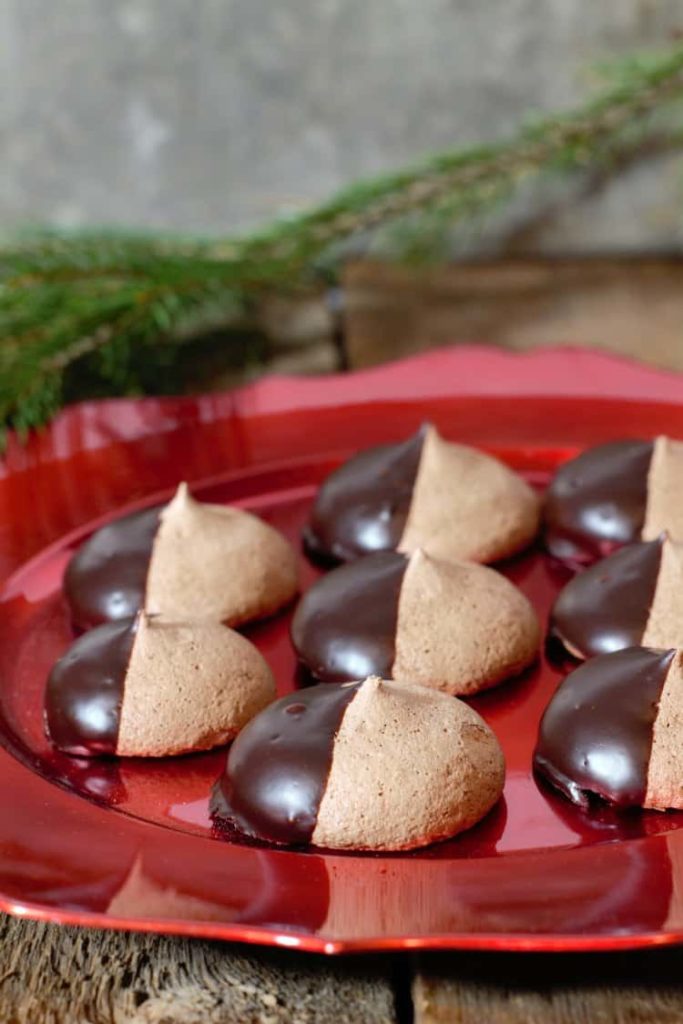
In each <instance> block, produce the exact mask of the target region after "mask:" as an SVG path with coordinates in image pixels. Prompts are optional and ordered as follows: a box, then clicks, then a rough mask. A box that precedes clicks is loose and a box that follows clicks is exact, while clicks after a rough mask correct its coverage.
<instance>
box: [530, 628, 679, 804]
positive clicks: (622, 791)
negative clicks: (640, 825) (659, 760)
mask: <svg viewBox="0 0 683 1024" xmlns="http://www.w3.org/2000/svg"><path fill="white" fill-rule="evenodd" d="M674 653H675V652H674V651H656V650H651V649H649V648H646V647H629V648H627V649H626V650H623V651H617V652H615V653H613V654H603V655H600V656H599V657H597V658H592V659H591V660H590V661H588V662H586V664H585V665H581V667H580V668H577V669H576V670H575V671H574V672H571V673H570V674H569V675H568V676H567V678H566V679H565V680H564V682H563V683H561V685H560V687H559V688H558V690H557V691H556V693H555V695H554V696H553V698H552V700H551V701H550V704H549V705H548V707H547V708H546V711H545V714H544V716H543V719H542V720H541V725H540V729H539V736H538V743H537V746H536V750H535V752H534V768H535V769H536V771H537V772H539V774H540V775H542V776H543V777H544V778H546V779H547V780H548V781H549V782H550V783H551V784H552V785H553V786H556V787H557V789H559V790H560V791H561V792H562V793H564V795H565V796H567V797H569V799H570V800H572V801H573V802H574V803H575V804H579V805H581V806H584V807H585V806H588V804H589V802H590V795H593V796H597V797H600V798H601V799H603V800H606V801H608V803H611V804H615V805H616V806H617V807H642V804H643V801H644V799H645V794H646V792H647V772H648V765H649V761H650V752H651V750H652V732H653V727H654V722H655V718H656V717H657V708H658V706H659V701H660V698H661V695H662V689H663V687H664V682H665V680H666V675H667V672H668V671H669V668H670V666H671V661H672V659H673V656H674Z"/></svg>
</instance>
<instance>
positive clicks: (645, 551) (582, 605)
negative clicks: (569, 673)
mask: <svg viewBox="0 0 683 1024" xmlns="http://www.w3.org/2000/svg"><path fill="white" fill-rule="evenodd" d="M663 544H664V537H663V536H662V537H660V538H658V539H657V540H654V541H646V542H640V543H637V544H629V545H628V546H627V547H625V548H622V549H621V550H620V551H615V552H614V553H613V554H612V555H609V556H608V557H607V558H605V559H603V560H602V561H600V562H598V563H597V564H596V565H593V566H591V567H590V568H588V569H585V570H584V571H583V572H581V573H579V575H578V576H575V577H574V578H573V579H572V580H570V581H569V583H567V585H566V586H565V588H564V589H563V590H562V592H561V593H560V595H559V597H558V598H557V600H556V602H555V605H554V606H553V609H552V612H551V616H550V633H551V635H552V636H555V637H557V639H559V640H560V641H561V642H562V643H563V644H564V646H565V647H566V648H567V650H568V651H569V652H570V653H571V654H574V655H575V656H576V657H580V658H590V657H593V656H594V655H596V654H607V653H608V652H610V651H619V650H622V649H623V648H624V647H637V646H638V645H639V644H640V643H641V642H642V640H643V634H644V632H645V628H646V626H647V621H648V616H649V614H650V609H651V608H652V602H653V599H654V595H655V588H656V586H657V579H658V576H659V569H660V564H661V560H662V546H663Z"/></svg>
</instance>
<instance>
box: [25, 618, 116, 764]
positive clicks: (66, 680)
mask: <svg viewBox="0 0 683 1024" xmlns="http://www.w3.org/2000/svg"><path fill="white" fill-rule="evenodd" d="M135 628H136V620H135V619H127V620H126V621H124V622H107V623H105V624H104V625H102V626H98V627H97V628H96V629H92V630H90V632H88V633H85V634H84V635H83V636H81V637H79V638H78V640H76V641H74V643H73V644H72V645H71V647H70V648H69V649H68V651H67V652H66V654H63V655H62V657H61V658H60V659H59V661H58V662H57V663H56V664H55V666H54V668H53V669H52V671H51V672H50V675H49V677H48V681H47V689H46V692H45V724H46V728H47V732H48V735H49V737H50V739H51V740H52V742H53V743H54V744H55V746H56V747H59V749H60V750H63V751H65V753H67V754H77V755H81V756H86V757H87V756H92V755H97V754H115V753H116V745H117V742H118V737H119V725H120V721H121V704H122V701H123V686H124V683H125V679H126V672H127V670H128V664H129V662H130V656H131V652H132V650H133V641H134V639H135Z"/></svg>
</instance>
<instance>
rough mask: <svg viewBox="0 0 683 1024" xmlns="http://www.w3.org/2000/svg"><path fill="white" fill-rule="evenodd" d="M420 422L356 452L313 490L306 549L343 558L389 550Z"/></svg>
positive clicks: (407, 489) (399, 526)
mask: <svg viewBox="0 0 683 1024" xmlns="http://www.w3.org/2000/svg"><path fill="white" fill-rule="evenodd" d="M425 430H426V428H425V427H421V428H420V430H419V431H418V432H417V433H416V434H414V435H413V436H412V437H410V438H408V440H407V441H402V442H401V443H400V444H384V445H379V446H378V447H376V448H369V449H368V450H367V451H364V452H360V454H358V455H356V456H354V457H353V458H352V459H350V460H349V461H348V462H345V463H344V465H343V466H340V467H339V469H337V470H335V472H334V473H332V474H331V475H330V476H329V477H328V478H327V480H325V482H324V483H323V484H322V486H321V488H320V490H319V491H318V495H317V498H316V500H315V504H314V506H313V511H312V512H311V521H310V524H309V525H308V526H307V527H306V529H305V530H304V543H305V545H306V548H307V549H308V550H309V552H310V553H311V554H313V555H314V556H317V557H322V558H326V559H329V560H332V561H339V562H348V561H351V560H352V559H354V558H358V557H360V556H361V555H367V554H371V553H373V552H377V551H393V550H395V549H396V547H398V544H399V541H400V540H401V536H402V534H403V530H404V527H405V524H406V519H407V517H408V510H409V508H410V502H411V499H412V496H413V488H414V486H415V478H416V476H417V470H418V466H419V463H420V456H421V454H422V446H423V444H424V439H425Z"/></svg>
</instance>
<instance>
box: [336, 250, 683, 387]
mask: <svg viewBox="0 0 683 1024" xmlns="http://www.w3.org/2000/svg"><path fill="white" fill-rule="evenodd" d="M682 284H683V261H681V260H680V259H679V258H674V257H672V258H666V257H652V258H635V257H634V258H622V259H619V258H597V257H596V258H584V259H581V258H576V259H571V258H566V259H565V258H562V259H560V258H556V259H540V258H539V259H521V258H520V259H513V260H502V261H498V262H496V261H493V262H481V263H457V264H452V265H450V266H444V267H438V268H433V269H424V270H418V269H414V268H406V267H398V266H391V265H384V264H378V263H371V262H358V263H353V264H349V266H348V267H347V269H346V272H345V277H344V286H345V291H346V318H345V326H346V350H347V356H348V362H349V365H350V366H351V368H352V369H357V368H361V367H366V366H374V365H376V364H378V363H382V362H384V361H386V360H388V359H398V358H400V357H401V356H405V355H409V354H412V353H414V352H421V351H424V350H426V349H429V348H434V347H435V346H437V345H446V344H450V343H451V342H478V341H481V342H486V343H488V344H492V345H501V346H502V347H503V348H508V349H513V350H517V351H525V350H528V349H533V348H537V347H538V346H539V345H568V344H571V345H581V346H591V347H593V348H598V349H602V350H603V351H609V352H616V353H619V354H621V355H625V356H632V357H635V358H639V359H642V360H644V361H645V362H648V363H651V364H652V365H655V366H660V367H662V368H668V369H673V370H683V346H681V331H682V330H683V287H681V286H682Z"/></svg>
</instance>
